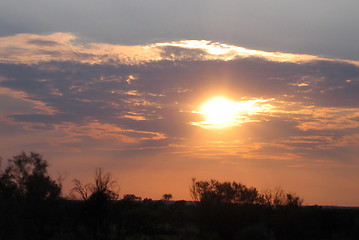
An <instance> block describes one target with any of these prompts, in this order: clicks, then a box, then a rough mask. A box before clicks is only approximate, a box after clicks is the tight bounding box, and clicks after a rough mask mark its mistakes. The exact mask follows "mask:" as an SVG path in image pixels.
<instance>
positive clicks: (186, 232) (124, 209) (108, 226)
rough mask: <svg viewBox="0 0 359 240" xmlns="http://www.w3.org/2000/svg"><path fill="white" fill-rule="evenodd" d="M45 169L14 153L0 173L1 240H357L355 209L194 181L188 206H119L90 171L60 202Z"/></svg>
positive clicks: (57, 183) (166, 201) (166, 200)
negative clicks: (87, 180)
mask: <svg viewBox="0 0 359 240" xmlns="http://www.w3.org/2000/svg"><path fill="white" fill-rule="evenodd" d="M47 167H48V164H47V162H46V160H44V159H43V158H42V156H41V155H40V154H37V153H30V154H26V153H21V154H19V155H17V156H14V157H13V158H11V159H9V160H8V161H7V164H6V167H4V168H0V239H1V240H2V239H40V240H41V239H47V240H48V239H49V240H50V239H63V240H67V239H89V240H91V239H104V240H107V239H108V240H110V239H129V240H131V239H154V240H155V239H158V240H161V239H163V240H166V239H168V240H171V239H186V240H187V239H193V240H196V239H206V240H211V239H213V240H217V239H218V240H221V239H223V240H227V239H228V240H231V239H359V238H358V236H359V211H358V210H357V209H339V208H336V209H326V208H322V207H318V206H312V207H308V206H307V207H303V206H301V205H302V202H303V200H302V199H301V198H300V197H299V196H297V195H295V194H290V193H286V192H284V191H283V190H281V189H275V190H273V191H265V192H259V191H258V190H257V189H256V188H254V187H247V186H246V185H244V184H242V183H238V182H219V181H217V180H209V181H198V180H196V179H195V178H194V179H192V185H191V186H190V193H191V196H192V198H193V200H194V201H190V202H186V201H170V199H171V198H172V195H171V194H169V193H168V194H164V195H163V198H162V200H159V201H153V200H151V199H147V198H145V199H143V200H142V199H141V198H139V197H137V196H135V195H133V194H127V195H124V197H123V198H121V199H120V195H119V189H118V188H117V183H116V182H115V181H114V180H113V179H112V178H111V175H110V174H109V173H104V172H103V171H102V170H101V169H97V170H96V175H95V178H94V181H93V182H92V183H82V182H81V181H80V180H77V179H75V180H74V181H73V184H74V187H73V189H72V192H71V194H70V197H69V196H67V197H64V196H63V195H62V192H61V190H62V185H61V180H59V179H58V180H54V179H53V178H52V177H51V176H50V175H49V174H48V172H47ZM75 196H77V197H75ZM75 199H81V200H75Z"/></svg>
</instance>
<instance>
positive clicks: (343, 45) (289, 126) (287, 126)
mask: <svg viewBox="0 0 359 240" xmlns="http://www.w3.org/2000/svg"><path fill="white" fill-rule="evenodd" d="M358 7H359V3H358V2H357V1H351V0H347V1H336V0H326V1H324V0H312V1H307V0H304V1H291V0H286V1H280V0H272V1H269V0H252V1H234V0H225V1H212V0H196V1H171V0H166V1H165V0H151V1H149V0H147V1H144V0H143V1H141V0H132V1H119V0H117V1H112V0H106V1H96V0H87V1H84V0H72V1H67V0H64V1H42V0H34V1H20V0H12V1H7V0H3V1H2V2H1V3H0V156H2V157H3V158H4V159H7V158H10V157H11V156H14V155H16V154H18V153H20V152H21V151H34V152H39V153H41V154H42V155H43V156H44V158H45V159H47V160H48V162H49V164H50V167H49V171H50V173H51V174H52V175H53V176H61V177H62V178H63V185H64V190H65V192H66V191H67V192H68V191H69V190H70V189H71V187H72V182H71V181H72V179H74V178H78V179H80V180H81V181H83V182H89V181H92V180H93V177H94V174H95V169H96V168H99V167H101V168H103V169H104V170H105V171H109V172H110V173H111V174H112V176H113V177H114V178H115V179H117V181H118V183H119V185H120V188H121V190H120V194H121V195H122V194H127V193H131V194H136V195H138V196H141V197H143V198H145V197H149V198H153V199H159V198H161V196H162V195H163V194H164V193H171V194H172V195H173V196H174V199H187V200H189V199H190V195H189V186H190V184H191V178H192V177H196V178H197V179H203V180H206V179H207V180H208V179H212V178H213V179H217V180H220V181H238V182H242V183H244V184H246V185H248V186H255V187H257V188H258V189H259V190H265V189H268V188H271V189H273V188H275V187H277V186H281V187H282V188H283V189H285V190H287V191H290V192H294V193H297V194H298V195H300V196H302V197H303V198H304V204H308V205H310V204H319V205H340V206H359V191H358V190H359V186H358V184H357V183H358V182H359V158H358V156H359V150H358V149H359V148H358V144H359V94H358V92H359V48H358V47H357V43H358V40H359V31H358V30H359V29H358V24H357V22H358V21H359V16H358V15H357V14H356V12H357V11H356V10H357V9H358ZM3 164H4V163H3Z"/></svg>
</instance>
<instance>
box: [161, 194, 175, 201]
mask: <svg viewBox="0 0 359 240" xmlns="http://www.w3.org/2000/svg"><path fill="white" fill-rule="evenodd" d="M172 198H173V196H172V194H170V193H166V194H163V196H162V200H163V201H169V200H171V199H172Z"/></svg>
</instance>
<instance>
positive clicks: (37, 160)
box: [0, 152, 62, 200]
mask: <svg viewBox="0 0 359 240" xmlns="http://www.w3.org/2000/svg"><path fill="white" fill-rule="evenodd" d="M47 167H48V164H47V161H46V160H44V159H43V158H42V156H41V155H40V154H38V153H34V152H31V153H30V155H27V154H26V153H24V152H22V153H21V154H19V155H17V156H14V157H13V158H11V159H9V160H8V166H7V168H6V169H5V170H4V171H3V172H1V174H0V197H3V198H20V199H27V200H54V199H59V198H60V196H61V187H62V186H61V183H59V182H57V181H55V180H53V179H52V178H51V177H50V176H49V175H48V173H47Z"/></svg>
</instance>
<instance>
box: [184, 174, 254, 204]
mask: <svg viewBox="0 0 359 240" xmlns="http://www.w3.org/2000/svg"><path fill="white" fill-rule="evenodd" d="M190 193H191V196H192V199H193V200H195V201H200V202H206V203H236V204H256V203H260V202H261V196H260V194H259V193H258V191H257V189H256V188H254V187H247V186H246V185H244V184H242V183H237V182H219V181H217V180H214V179H212V180H210V181H197V180H196V179H195V178H192V186H191V187H190Z"/></svg>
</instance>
